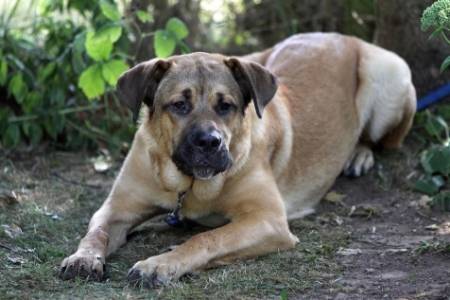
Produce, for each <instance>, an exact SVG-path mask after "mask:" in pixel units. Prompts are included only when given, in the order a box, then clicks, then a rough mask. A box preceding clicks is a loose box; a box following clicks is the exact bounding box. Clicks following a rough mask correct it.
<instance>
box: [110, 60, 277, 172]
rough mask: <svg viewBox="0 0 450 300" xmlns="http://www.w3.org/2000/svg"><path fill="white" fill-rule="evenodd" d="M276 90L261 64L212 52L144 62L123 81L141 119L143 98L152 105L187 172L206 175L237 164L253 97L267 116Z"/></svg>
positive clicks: (157, 132) (169, 147)
mask: <svg viewBox="0 0 450 300" xmlns="http://www.w3.org/2000/svg"><path fill="white" fill-rule="evenodd" d="M276 89H277V85H276V80H275V77H274V76H273V75H272V74H271V73H270V72H269V71H268V70H267V69H265V68H264V67H262V66H261V65H258V64H256V63H253V62H247V61H243V60H240V59H237V58H227V57H224V56H221V55H215V54H207V53H193V54H189V55H181V56H174V57H171V58H169V59H167V60H162V59H153V60H150V61H147V62H143V63H140V64H138V65H137V66H135V67H134V68H132V69H130V70H128V71H127V72H125V73H124V74H123V75H122V76H121V77H120V79H119V81H118V85H117V90H118V94H119V97H120V98H121V100H122V101H124V102H125V103H126V104H127V105H128V106H129V107H130V109H131V110H132V111H133V114H134V117H135V119H136V117H137V115H138V113H139V109H140V107H141V104H142V102H143V103H144V104H145V105H147V106H148V109H149V117H148V120H145V121H148V122H149V124H150V126H149V128H150V130H152V134H153V136H154V137H156V139H157V140H158V143H161V144H162V145H163V146H164V147H165V151H167V152H168V154H169V155H170V156H171V157H172V160H173V162H174V163H175V164H176V166H177V167H178V169H179V170H180V171H181V172H182V173H184V174H185V175H188V176H193V177H194V178H195V179H200V180H207V179H210V178H211V177H213V176H214V175H216V174H218V173H220V172H223V171H225V170H227V169H228V168H229V167H230V166H231V165H232V160H233V158H232V155H231V154H230V150H229V149H230V145H232V144H233V142H234V137H238V136H240V131H241V130H243V128H242V127H243V126H242V124H243V121H244V118H245V117H246V114H245V111H246V108H247V107H248V105H249V103H250V102H253V104H254V107H255V111H256V113H257V115H258V116H259V117H260V118H261V117H262V112H263V109H264V107H265V106H266V105H267V104H268V103H269V101H270V100H271V99H272V97H273V96H274V94H275V92H276Z"/></svg>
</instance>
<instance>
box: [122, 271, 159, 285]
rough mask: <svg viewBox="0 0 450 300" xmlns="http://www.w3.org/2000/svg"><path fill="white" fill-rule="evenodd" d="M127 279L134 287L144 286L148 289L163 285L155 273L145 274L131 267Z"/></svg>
mask: <svg viewBox="0 0 450 300" xmlns="http://www.w3.org/2000/svg"><path fill="white" fill-rule="evenodd" d="M127 280H128V282H129V283H130V285H132V286H133V287H144V288H147V289H154V288H158V287H160V286H162V285H163V282H161V281H160V280H159V279H158V278H157V276H156V274H155V273H153V274H151V275H145V274H143V273H142V272H141V271H139V270H137V269H134V268H131V269H130V270H129V271H128V274H127Z"/></svg>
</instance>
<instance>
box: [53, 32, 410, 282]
mask: <svg viewBox="0 0 450 300" xmlns="http://www.w3.org/2000/svg"><path fill="white" fill-rule="evenodd" d="M117 91H118V94H119V96H120V98H121V99H122V100H123V101H124V102H125V103H126V104H127V105H128V106H129V107H130V109H131V110H132V111H133V114H134V115H135V117H136V116H138V115H139V112H141V118H140V125H139V127H138V130H137V132H136V134H135V137H134V141H133V144H132V146H131V149H130V151H129V153H128V155H127V157H126V159H125V162H124V164H123V166H122V169H121V171H120V173H119V175H118V177H117V179H116V180H115V183H114V185H113V187H112V190H111V192H110V194H109V196H108V198H107V199H106V201H105V202H104V203H103V205H102V206H101V208H100V209H99V210H98V211H97V212H96V213H95V214H94V216H93V217H92V219H91V221H90V223H89V229H88V232H87V234H86V236H85V237H84V238H83V239H82V240H81V242H80V244H79V247H78V250H77V251H76V252H75V253H74V254H73V255H71V256H69V257H68V258H66V259H64V261H63V262H62V265H61V270H60V272H61V273H60V274H61V277H62V278H63V279H71V278H74V277H76V276H82V277H89V278H91V279H97V280H101V279H102V277H103V275H104V265H105V258H106V257H107V256H108V255H109V254H111V253H113V252H114V251H116V250H117V249H118V248H119V247H120V246H121V245H123V244H124V243H125V242H126V237H127V233H129V232H130V230H132V229H133V228H134V227H136V226H137V225H138V224H140V223H141V222H143V221H145V220H147V219H149V218H151V217H153V216H156V215H158V214H161V213H164V212H167V211H173V212H174V213H173V214H172V217H173V216H175V219H176V218H181V216H182V217H183V218H186V219H189V220H194V221H196V222H198V223H200V224H204V225H210V226H213V227H215V229H211V230H209V231H205V232H202V233H199V234H197V235H194V236H193V237H192V238H190V239H189V240H187V241H186V242H185V243H183V244H181V245H179V246H177V247H176V248H175V249H174V250H172V251H170V252H167V253H163V254H160V255H157V256H153V257H150V258H148V259H145V260H142V261H139V262H137V263H136V264H135V265H134V266H133V267H132V268H131V269H130V271H129V273H128V280H129V281H130V282H131V283H134V284H138V283H139V284H143V285H144V286H147V287H156V286H159V285H164V284H167V283H168V282H171V281H174V280H176V279H178V278H179V277H180V276H182V275H184V274H186V273H188V272H191V271H194V270H201V269H205V268H209V267H214V266H219V265H224V264H229V263H232V262H233V261H236V260H239V259H245V258H249V257H255V256H258V255H263V254H267V253H270V252H275V251H280V250H287V249H291V248H293V247H294V246H295V245H296V243H297V242H298V241H299V240H298V238H297V237H296V236H294V235H293V234H292V233H291V232H290V230H289V225H288V220H290V219H294V218H299V217H302V216H304V215H305V214H307V213H310V212H311V211H312V210H313V208H314V205H315V204H316V203H317V202H319V201H320V199H321V198H322V197H323V196H324V194H325V193H326V192H327V191H328V189H329V188H330V187H331V185H332V184H333V182H334V181H335V179H336V178H337V177H338V176H339V175H340V174H341V173H342V172H343V173H344V174H347V175H351V176H360V175H362V174H364V173H366V172H368V171H369V169H370V168H371V167H372V166H373V165H374V156H373V153H372V150H371V149H372V147H373V146H375V145H381V146H383V147H387V148H398V147H400V146H401V144H402V141H403V139H404V137H405V136H406V134H407V133H408V131H409V129H410V127H411V124H412V120H413V116H414V113H415V110H416V93H415V88H414V86H413V84H412V82H411V72H410V69H409V67H408V65H407V64H406V63H405V61H404V60H403V59H401V58H400V57H399V56H397V55H396V54H394V53H392V52H389V51H387V50H384V49H381V48H379V47H377V46H375V45H372V44H369V43H366V42H364V41H362V40H359V39H357V38H353V37H348V36H343V35H340V34H334V33H311V34H299V35H295V36H292V37H290V38H288V39H286V40H284V41H282V42H280V43H279V44H277V45H275V46H274V47H272V48H270V49H267V50H265V51H262V52H258V53H253V54H250V55H247V56H242V57H227V56H223V55H220V54H207V53H192V54H186V55H180V56H173V57H170V58H168V59H152V60H150V61H146V62H143V63H140V64H138V65H136V66H135V67H133V68H132V69H130V70H128V71H126V72H125V73H124V74H123V75H122V76H121V77H120V79H119V81H118V84H117ZM142 103H143V104H144V105H143V107H142V109H141V105H142Z"/></svg>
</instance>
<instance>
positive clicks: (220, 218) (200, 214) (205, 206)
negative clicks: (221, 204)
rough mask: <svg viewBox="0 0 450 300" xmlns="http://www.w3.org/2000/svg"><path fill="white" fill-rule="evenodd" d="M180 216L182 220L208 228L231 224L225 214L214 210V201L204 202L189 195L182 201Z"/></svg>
mask: <svg viewBox="0 0 450 300" xmlns="http://www.w3.org/2000/svg"><path fill="white" fill-rule="evenodd" d="M179 214H180V218H186V219H189V220H192V221H195V222H197V223H199V224H201V225H203V226H208V227H218V226H222V225H224V224H226V223H228V222H229V220H228V219H227V218H226V217H225V216H224V215H223V214H221V213H219V212H216V211H215V210H214V201H213V200H208V201H205V200H203V201H202V200H199V199H197V198H196V197H195V196H193V195H192V194H187V195H186V197H185V199H183V200H182V203H181V205H180V210H179Z"/></svg>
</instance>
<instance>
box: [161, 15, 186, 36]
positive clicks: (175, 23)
mask: <svg viewBox="0 0 450 300" xmlns="http://www.w3.org/2000/svg"><path fill="white" fill-rule="evenodd" d="M166 30H167V31H169V32H172V33H173V34H174V35H175V36H176V38H177V39H178V40H182V39H184V38H185V37H187V36H188V34H189V30H188V28H187V27H186V24H184V22H183V21H181V20H180V19H178V18H170V19H169V21H167V23H166Z"/></svg>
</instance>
